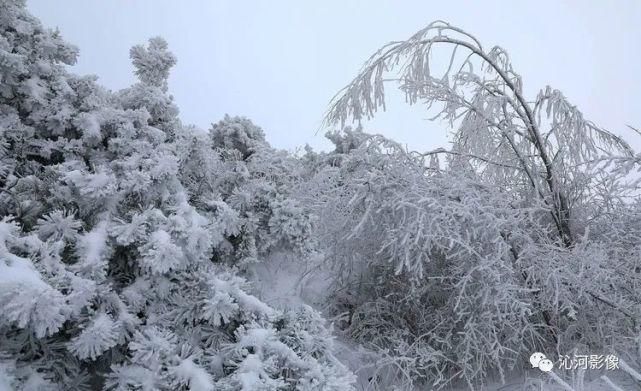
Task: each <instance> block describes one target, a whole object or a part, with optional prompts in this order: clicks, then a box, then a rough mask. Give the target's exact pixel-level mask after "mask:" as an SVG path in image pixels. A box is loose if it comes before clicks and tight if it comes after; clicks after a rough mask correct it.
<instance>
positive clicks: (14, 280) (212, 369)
mask: <svg viewBox="0 0 641 391" xmlns="http://www.w3.org/2000/svg"><path fill="white" fill-rule="evenodd" d="M0 10H2V11H1V12H0V390H1V391H9V390H21V391H22V390H24V391H36V390H101V389H103V390H146V391H147V390H148V391H151V390H193V391H208V390H229V391H231V390H246V391H254V390H257V391H258V390H270V391H276V390H292V391H293V390H298V391H308V390H310V391H311V390H317V391H321V390H322V391H342V390H366V389H367V390H408V391H409V390H429V389H453V388H454V389H495V388H492V387H498V386H494V385H496V384H507V383H509V382H512V381H513V379H520V380H519V381H520V384H519V385H518V387H519V388H515V389H540V387H543V386H545V387H559V389H565V390H575V391H582V390H588V386H589V387H597V388H594V389H612V390H617V389H634V388H635V387H641V374H640V373H639V372H641V203H640V202H639V200H640V198H639V192H638V190H639V182H638V178H639V171H640V169H641V166H640V164H641V155H639V154H637V153H636V152H635V151H633V150H632V148H631V147H630V146H629V145H628V143H627V142H626V140H624V139H622V138H620V137H618V136H616V135H615V134H614V133H612V132H609V131H608V130H605V129H602V128H600V127H599V126H598V125H596V124H594V123H592V122H590V121H589V120H588V119H585V118H584V117H583V115H582V113H581V112H580V111H579V109H578V108H576V107H575V106H573V105H572V104H571V102H568V101H567V100H566V98H565V97H564V96H563V94H562V93H561V92H560V91H557V90H555V89H553V88H551V87H545V88H543V89H542V90H541V91H540V93H539V94H538V96H536V97H526V96H524V93H523V89H522V85H523V82H522V79H521V76H520V75H519V74H518V73H516V71H515V70H514V69H513V68H512V65H511V63H510V60H509V56H508V54H507V53H506V52H505V51H504V50H503V49H501V48H499V47H492V48H489V49H486V48H485V47H484V46H482V45H481V43H480V42H478V41H477V40H476V38H475V37H474V36H472V35H470V34H468V33H466V32H464V31H463V30H461V29H459V28H456V27H454V26H451V25H449V24H447V23H444V22H435V23H432V24H430V25H428V26H427V27H426V28H425V29H423V30H420V31H419V32H417V33H416V34H415V35H413V36H412V37H410V38H409V39H408V40H406V41H402V42H394V43H391V44H388V45H386V46H383V47H382V48H381V49H380V50H379V51H378V52H376V53H375V54H374V55H373V56H372V57H371V58H370V59H369V60H368V61H367V62H366V64H365V65H364V67H363V68H362V70H361V72H360V73H358V74H357V75H356V77H355V78H354V80H353V81H352V82H350V83H349V84H348V85H347V87H345V89H343V90H342V91H340V92H339V93H338V95H337V96H336V98H335V99H334V100H333V101H332V102H330V103H329V109H328V111H327V115H326V117H325V124H326V125H327V126H326V127H327V129H328V133H327V137H328V139H329V140H330V141H331V142H332V143H333V145H334V149H333V150H331V151H326V152H319V151H314V150H312V149H311V148H309V147H307V148H305V150H304V152H301V153H290V152H286V151H282V150H278V149H276V148H274V147H272V146H271V145H270V144H269V142H268V140H267V139H268V137H267V135H268V133H269V130H266V131H264V130H263V129H261V128H260V127H259V126H258V125H256V124H254V123H253V122H252V121H251V120H250V119H248V118H245V117H239V116H225V118H223V119H220V120H218V119H212V120H213V121H214V123H213V124H212V126H211V128H210V129H207V130H205V129H198V128H197V127H195V126H191V125H188V124H183V123H182V122H181V120H180V117H179V110H178V107H177V106H176V105H175V104H174V102H173V98H172V96H171V95H170V91H168V83H167V80H168V77H169V75H170V72H171V68H172V67H173V66H174V65H175V64H176V61H177V59H176V58H175V57H174V55H173V54H172V53H171V51H170V48H168V45H167V43H166V42H165V41H164V40H163V39H162V38H159V37H155V38H151V39H150V40H149V41H148V42H146V43H144V44H141V45H137V46H134V47H133V48H131V51H130V58H131V61H132V64H133V66H134V68H135V74H136V76H137V78H138V82H137V83H135V84H133V85H132V86H130V87H128V88H125V89H123V90H120V91H110V90H108V89H106V88H104V87H102V86H101V85H100V84H99V83H98V79H97V77H96V76H91V75H90V76H84V75H75V74H73V73H72V72H71V71H70V69H69V66H71V65H73V64H74V63H75V61H76V59H77V56H78V55H79V53H78V50H77V48H76V47H74V46H73V45H71V44H69V43H67V42H65V41H64V40H63V38H62V37H61V36H60V34H59V32H57V31H55V30H51V29H48V28H46V27H44V26H43V25H42V24H41V23H40V22H39V21H38V20H37V19H36V18H35V17H34V16H32V15H31V14H29V12H28V11H27V10H26V6H25V2H24V1H23V0H0ZM437 47H438V48H441V49H443V48H445V50H449V52H447V53H449V54H447V58H448V59H449V60H450V61H449V66H448V67H447V68H446V69H438V67H436V66H434V67H431V66H430V62H431V58H432V56H433V54H434V53H433V52H434V50H436V49H435V48H437ZM441 49H439V50H441ZM388 86H393V87H398V88H399V89H400V90H401V91H402V92H403V93H404V94H405V95H406V98H407V101H408V103H410V104H420V105H425V109H426V111H427V112H429V113H432V116H433V117H434V118H435V119H440V120H443V121H442V122H443V123H447V124H449V129H444V130H443V131H446V130H449V131H452V132H453V143H452V145H451V147H448V148H447V149H445V148H440V149H437V150H434V151H422V152H415V151H411V150H408V149H407V148H406V147H404V146H401V145H400V144H398V143H396V142H394V141H393V140H390V139H388V138H385V137H383V136H380V135H376V134H369V133H367V131H366V130H365V129H363V128H362V127H361V126H355V125H354V124H356V123H358V122H359V121H361V120H364V119H368V118H371V117H373V116H374V115H375V114H376V112H377V111H378V110H380V109H382V108H384V107H385V102H386V95H385V92H386V87H388ZM300 131H301V132H308V131H309V132H313V130H308V129H301V130H300ZM292 292H295V293H292ZM283 296H287V300H281V299H283ZM533 352H543V353H545V354H546V355H547V357H548V358H551V359H552V360H553V361H555V369H554V370H553V371H552V372H549V373H544V372H542V371H540V370H539V369H537V368H534V369H533V368H532V367H531V365H530V361H529V357H530V355H531V354H532V353H533ZM571 354H584V355H586V354H587V355H616V356H617V357H618V363H619V369H618V371H616V372H609V371H600V372H599V371H594V373H590V374H588V373H586V372H585V371H581V370H580V369H579V370H576V369H575V370H566V371H563V370H561V369H558V366H557V363H556V361H557V360H558V359H559V358H560V357H561V356H563V355H571ZM528 387H533V388H528ZM550 389H554V388H550Z"/></svg>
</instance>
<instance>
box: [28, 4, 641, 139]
mask: <svg viewBox="0 0 641 391" xmlns="http://www.w3.org/2000/svg"><path fill="white" fill-rule="evenodd" d="M27 4H28V7H29V9H30V10H31V12H32V13H33V14H35V15H36V16H37V17H39V18H40V19H41V20H42V21H43V23H44V24H45V25H47V26H49V27H58V28H59V29H60V31H61V32H62V34H63V36H64V37H65V38H66V39H67V41H70V42H71V43H74V44H76V45H77V46H79V47H80V60H79V62H78V64H77V65H76V66H75V67H74V71H75V72H77V73H80V74H86V73H93V74H97V75H98V76H99V77H100V80H101V82H102V84H103V85H105V86H106V87H108V88H111V89H114V90H115V89H120V88H124V87H126V86H128V85H130V84H131V83H133V82H134V81H135V78H134V76H133V73H132V66H131V64H130V61H129V58H128V56H129V48H130V47H131V46H132V45H134V44H137V43H143V42H146V40H147V39H148V38H149V37H152V36H156V35H160V36H162V37H164V38H165V39H166V40H167V41H168V42H169V45H170V48H171V50H172V51H173V52H174V53H175V54H176V56H177V57H178V64H177V65H176V67H175V68H174V70H173V73H172V75H171V79H170V90H171V93H172V94H173V95H174V97H175V99H176V102H177V104H178V106H179V107H180V110H181V118H182V120H183V122H185V123H192V124H195V125H198V126H199V127H201V128H203V129H207V128H208V127H209V126H210V123H212V122H216V121H218V120H219V119H220V118H222V116H223V115H224V114H225V113H229V114H232V115H244V116H247V117H249V118H251V119H252V120H253V121H254V122H255V123H256V124H258V125H259V126H261V127H262V128H263V129H264V130H265V132H266V134H267V138H268V140H269V141H270V142H271V144H272V145H274V146H276V147H279V148H286V149H289V150H293V149H295V148H296V147H300V146H303V145H304V144H305V143H308V144H310V145H312V146H314V147H315V148H321V149H326V148H327V146H328V143H327V142H326V141H325V140H324V138H323V136H322V134H323V132H322V131H321V132H319V133H318V134H316V131H317V130H318V127H319V125H320V121H321V119H322V116H323V113H324V111H325V109H326V108H327V104H328V102H329V100H330V99H331V97H332V96H333V95H334V94H335V93H336V92H337V91H338V90H339V89H340V88H342V87H343V86H344V85H345V84H346V83H347V82H349V81H350V80H351V78H352V77H353V76H355V75H356V73H357V71H358V70H359V68H360V66H361V65H362V63H363V62H364V61H365V59H367V57H369V56H370V55H371V54H372V53H373V52H374V51H375V50H376V49H378V48H379V47H380V46H382V45H383V44H385V43H387V42H389V41H392V40H401V39H405V38H408V37H409V36H410V35H411V34H412V33H414V32H415V31H417V30H419V29H420V28H422V27H424V26H425V25H427V24H428V23H429V22H431V21H433V20H436V19H440V20H445V21H448V22H450V23H452V24H455V25H457V26H459V27H462V28H464V29H465V30H467V31H468V32H470V33H472V34H474V35H476V37H477V38H479V39H480V40H481V42H482V43H483V44H484V46H486V47H490V46H493V45H495V44H496V45H500V46H502V47H503V48H505V49H506V50H507V51H508V53H510V55H511V57H512V61H513V64H514V67H515V69H516V70H517V72H519V73H520V74H521V75H522V76H523V80H524V88H525V92H526V94H527V95H528V97H529V98H534V97H535V96H536V93H537V92H538V90H539V89H540V88H542V87H544V86H545V85H548V84H549V85H551V86H553V87H555V88H558V89H560V90H561V91H563V92H564V94H565V95H566V96H567V97H568V98H569V99H570V100H571V101H572V102H573V103H574V104H576V105H577V106H578V107H579V108H580V109H582V110H583V111H584V113H585V115H586V117H587V118H589V119H592V120H593V121H594V122H596V123H597V124H600V125H602V126H604V127H606V128H608V129H610V130H612V131H614V132H615V133H618V134H624V135H628V134H630V132H626V127H625V124H631V125H633V126H636V127H641V0H566V1H562V0H549V1H542V0H538V1H532V0H530V1H516V0H510V1H500V0H484V1H473V0H468V1H453V0H448V1H444V0H443V1H442V0H439V1H433V0H422V1H402V0H390V1H382V0H381V1H350V0H323V1H315V2H312V1H294V0H291V1H267V0H265V1H232V0H229V1H205V0H202V1H196V0H188V1H170V0H110V1H98V0H60V1H52V0H28V3H27ZM392 103H393V104H391V105H390V106H389V107H388V111H387V112H386V113H384V114H383V115H381V116H379V117H377V119H376V120H375V121H373V122H372V123H370V124H367V126H366V130H367V131H369V132H372V133H382V134H385V135H387V136H391V137H392V138H394V139H395V140H397V141H400V142H403V143H405V144H407V145H408V146H409V147H410V148H411V149H419V150H425V149H432V148H435V147H439V146H444V144H446V143H447V138H446V134H447V130H446V128H445V126H444V124H439V123H430V122H428V121H427V120H426V119H425V118H426V117H427V115H426V114H425V113H424V112H422V110H421V107H407V106H405V104H404V103H403V101H402V99H399V100H397V101H396V102H392ZM632 144H633V145H635V146H636V147H637V148H638V149H639V147H640V146H641V136H636V137H635V139H634V140H632Z"/></svg>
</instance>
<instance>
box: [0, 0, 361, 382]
mask: <svg viewBox="0 0 641 391" xmlns="http://www.w3.org/2000/svg"><path fill="white" fill-rule="evenodd" d="M0 8H1V9H2V10H3V11H2V13H1V15H0V79H1V80H2V83H1V84H0V141H1V142H0V164H2V166H1V167H2V169H0V210H1V213H2V215H3V216H6V217H3V219H2V220H1V222H0V386H1V387H3V388H8V389H15V390H43V389H52V390H53V389H56V390H58V389H70V390H75V389H99V388H105V389H115V390H133V389H146V390H152V389H172V390H181V389H182V390H187V389H191V390H214V389H225V390H255V389H259V388H260V389H269V390H275V389H292V390H294V389H297V390H345V389H350V388H351V382H352V375H351V374H350V372H349V371H348V370H347V369H346V368H344V367H343V366H342V365H341V364H340V363H339V362H338V361H337V360H336V359H335V358H334V356H333V353H332V350H331V336H330V335H329V334H328V331H327V330H326V329H325V328H324V327H323V325H322V324H323V321H322V319H321V318H320V317H319V316H318V314H316V313H315V312H313V311H311V310H308V309H301V310H299V311H291V312H288V311H285V312H282V311H277V310H275V309H272V308H270V307H269V306H267V305H265V304H264V303H262V302H261V301H260V300H258V299H257V298H256V297H254V296H252V295H251V294H250V293H249V289H250V287H249V286H248V285H247V283H246V282H245V280H244V279H243V278H242V277H239V276H238V275H237V273H236V272H235V270H234V269H231V268H229V267H228V266H227V264H225V263H224V262H219V260H217V259H216V258H215V257H214V254H216V253H222V252H224V251H225V243H226V241H227V242H228V241H229V238H231V237H233V236H234V234H235V233H236V232H238V231H239V227H243V229H245V230H247V235H248V236H255V237H261V236H260V235H262V234H259V233H258V232H252V231H250V230H249V227H250V226H248V225H247V224H245V225H242V224H241V223H239V220H241V217H242V214H241V211H239V210H235V209H234V207H233V206H232V205H230V204H228V203H227V202H226V201H225V200H223V199H222V197H218V198H216V195H220V194H224V191H223V190H222V188H220V185H221V184H220V182H217V181H211V182H208V183H207V185H208V186H212V187H213V189H210V190H208V193H207V197H199V195H197V194H196V189H195V188H194V187H193V185H194V183H195V182H197V180H196V179H195V177H194V175H196V171H195V170H193V166H192V167H191V168H189V166H190V162H189V159H190V151H191V150H193V149H194V144H193V141H194V140H197V139H198V135H197V134H196V132H195V130H194V129H193V128H189V127H184V126H182V125H181V123H180V121H179V120H178V117H177V114H178V112H177V109H176V107H175V105H174V104H173V102H172V99H171V97H170V96H169V95H167V77H168V74H169V69H170V68H171V66H172V65H173V64H174V63H175V59H174V57H173V55H172V54H171V53H170V52H169V51H168V50H167V45H166V43H165V42H164V41H163V40H162V39H160V38H154V39H152V40H150V42H149V44H148V45H147V46H136V47H134V48H133V49H132V51H131V58H132V60H133V63H134V67H135V69H136V74H137V76H138V77H139V79H140V82H139V83H138V84H135V85H134V86H132V87H130V88H127V89H125V90H123V91H120V92H118V93H111V92H109V91H106V90H105V89H103V88H101V87H100V86H99V85H98V84H97V83H96V78H95V77H78V76H75V75H72V74H70V73H68V72H67V70H66V68H65V64H71V63H73V62H74V61H75V56H76V52H77V51H76V50H75V49H74V48H73V47H72V46H69V45H67V44H66V43H64V42H63V41H62V40H61V38H60V36H59V34H58V33H57V32H55V31H51V30H48V29H45V28H44V27H43V26H42V25H41V24H40V23H39V21H38V20H37V19H35V18H34V17H33V16H31V15H30V14H29V13H28V12H27V11H26V9H25V4H24V1H20V0H2V1H0ZM212 151H213V149H211V150H209V151H206V150H199V151H198V153H200V155H198V156H196V157H197V158H199V159H203V160H204V161H207V162H208V164H207V165H206V166H205V167H201V168H202V169H203V170H207V169H208V168H210V167H211V168H212V169H214V170H218V169H222V171H215V172H214V173H212V172H209V171H205V172H204V173H202V174H201V175H203V176H204V177H206V178H209V179H211V178H212V177H213V175H214V174H219V173H220V172H224V170H225V169H227V168H226V167H225V166H224V165H220V164H218V158H215V157H214V158H210V157H209V154H210V153H212ZM182 181H184V183H183V182H182ZM256 182H257V184H256V186H257V187H258V186H259V183H258V182H259V179H258V178H257V179H256ZM209 196H211V197H209ZM192 201H193V202H194V203H193V204H192ZM274 202H275V203H276V204H278V205H280V204H279V203H284V205H283V206H280V207H279V208H280V209H282V210H283V211H285V210H289V211H291V210H292V208H294V207H292V206H291V205H287V203H286V201H285V199H282V198H277V199H276V200H275V201H274ZM203 206H207V207H210V208H212V209H213V210H212V211H208V210H205V208H204V207H203ZM279 208H274V209H279ZM280 209H279V210H280ZM293 210H295V211H296V212H298V210H297V209H295V208H294V209H293ZM273 215H274V216H277V217H274V218H273V219H272V218H270V220H269V221H272V220H273V224H272V225H270V224H269V221H268V222H267V227H271V228H272V229H273V230H274V234H273V235H272V236H273V239H269V240H267V242H269V243H274V242H275V241H277V239H279V238H282V237H285V238H289V237H288V236H287V235H288V234H289V233H290V230H294V231H295V230H296V229H297V228H296V227H298V225H297V224H298V221H305V220H304V217H300V216H298V215H295V213H293V212H292V213H290V214H289V215H288V214H286V213H273ZM294 215H295V216H294ZM239 216H241V217H239ZM270 216H271V214H270ZM290 219H291V221H290ZM300 219H303V220H300ZM290 226H293V227H294V228H287V227H290ZM303 226H304V225H303ZM252 227H258V225H255V226H252ZM256 230H258V228H256ZM281 230H285V233H283V232H281Z"/></svg>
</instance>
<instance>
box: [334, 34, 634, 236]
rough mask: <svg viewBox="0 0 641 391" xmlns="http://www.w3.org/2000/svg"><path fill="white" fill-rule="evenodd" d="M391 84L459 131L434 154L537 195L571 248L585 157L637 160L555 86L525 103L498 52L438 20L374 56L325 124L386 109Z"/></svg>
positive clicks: (585, 179) (586, 179)
mask: <svg viewBox="0 0 641 391" xmlns="http://www.w3.org/2000/svg"><path fill="white" fill-rule="evenodd" d="M441 46H444V47H445V48H446V49H448V50H449V62H448V63H447V67H446V69H445V70H444V71H442V72H439V71H437V70H436V69H437V68H438V64H432V60H431V55H432V54H433V52H434V51H435V50H437V47H441ZM393 71H395V75H396V76H395V77H391V78H389V77H388V76H389V74H390V73H391V72H393ZM386 82H397V83H398V85H399V88H400V89H401V90H402V91H403V92H404V93H405V96H406V100H407V102H408V103H409V104H415V103H416V102H418V101H421V102H423V103H424V104H425V105H426V106H427V107H428V109H431V108H432V107H434V106H436V115H435V116H434V118H433V119H437V118H440V119H445V120H447V121H448V122H449V124H450V126H452V127H454V128H456V131H455V136H454V146H453V149H452V151H445V150H443V149H440V150H437V151H434V153H445V152H449V153H452V154H454V156H455V157H456V159H458V160H459V161H460V160H461V159H463V160H465V162H466V164H467V165H470V166H472V167H473V168H474V169H475V170H477V171H478V172H479V173H481V174H483V175H484V176H490V177H493V178H494V179H495V180H498V181H500V182H499V183H497V185H502V186H507V187H510V188H513V189H517V188H523V189H528V191H530V192H531V191H534V194H536V196H537V198H538V199H540V200H542V201H543V203H544V204H545V205H546V206H547V208H548V209H549V211H550V215H551V217H552V220H553V224H554V226H555V228H556V231H557V232H558V236H559V238H560V239H561V241H562V243H563V245H565V246H568V247H569V246H571V245H572V244H573V243H574V240H575V239H574V234H573V228H572V225H571V219H570V216H571V212H572V209H573V204H574V203H575V202H577V200H579V199H581V198H582V197H581V194H582V193H585V192H586V191H589V184H590V181H591V178H590V176H589V175H586V173H585V171H584V168H585V166H586V164H587V162H590V161H593V160H595V159H601V158H603V157H604V156H606V157H607V156H611V155H618V156H625V157H630V156H633V153H632V150H631V148H630V147H629V146H628V144H627V143H626V142H625V141H623V140H622V139H621V138H619V137H617V136H616V135H614V134H612V133H610V132H608V131H606V130H604V129H602V128H599V127H598V126H596V125H595V124H593V123H592V122H590V121H588V120H585V119H584V118H583V115H582V114H581V112H580V111H579V110H577V109H576V107H575V106H573V105H571V104H570V103H569V102H568V101H567V100H566V99H565V97H564V96H563V95H562V94H561V93H560V92H559V91H557V90H553V89H551V88H550V87H546V88H545V89H544V90H541V92H540V93H539V94H538V96H537V97H536V99H535V100H534V101H533V102H531V101H528V100H526V98H525V96H524V95H523V88H522V81H521V77H520V76H519V75H518V74H517V73H516V72H515V71H514V69H513V68H512V64H511V62H510V59H509V57H508V54H507V53H506V52H505V51H504V50H503V49H502V48H500V47H498V46H494V47H492V48H491V49H490V50H485V49H484V48H483V46H482V45H481V43H480V42H479V41H478V40H477V39H476V38H475V37H474V36H472V35H471V34H468V33H466V32H465V31H463V30H461V29H460V28H457V27H454V26H452V25H450V24H448V23H445V22H442V21H436V22H433V23H431V24H429V25H428V26H427V27H426V28H424V29H422V30H420V31H419V32H417V33H416V34H414V35H413V36H412V37H410V38H409V39H408V40H406V41H400V42H391V43H389V44H387V45H385V46H383V47H382V48H381V49H380V50H378V51H377V52H376V53H374V55H372V56H371V57H370V58H369V60H367V62H366V63H365V65H364V66H363V68H362V70H361V71H360V73H359V74H358V76H356V78H354V80H352V82H351V83H350V84H349V85H347V86H346V87H345V88H344V89H343V90H341V91H340V92H339V93H338V94H337V95H336V97H335V98H334V99H333V100H332V102H331V105H330V108H329V110H328V112H327V114H326V117H325V124H326V125H333V124H341V126H344V125H345V123H346V121H347V120H349V119H352V120H360V119H362V118H371V117H373V116H374V114H375V112H376V111H377V110H378V109H379V108H383V110H384V109H385V88H384V85H385V83H386Z"/></svg>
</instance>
